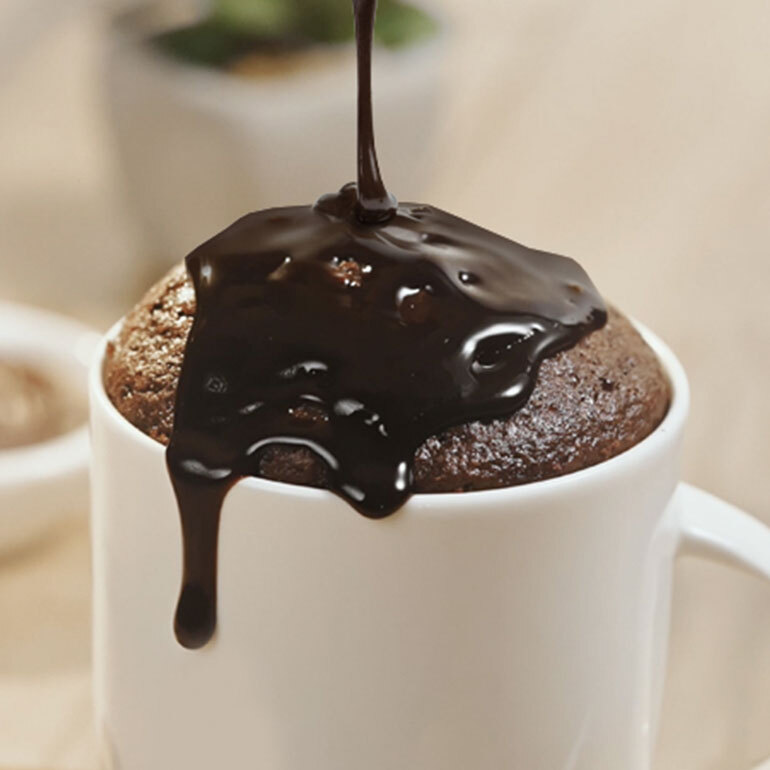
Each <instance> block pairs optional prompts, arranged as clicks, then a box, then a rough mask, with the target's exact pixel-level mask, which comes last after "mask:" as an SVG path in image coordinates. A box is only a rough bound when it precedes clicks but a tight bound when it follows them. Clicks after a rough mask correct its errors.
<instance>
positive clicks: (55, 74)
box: [0, 0, 770, 770]
mask: <svg viewBox="0 0 770 770" xmlns="http://www.w3.org/2000/svg"><path fill="white" fill-rule="evenodd" d="M14 2H15V0H0V26H2V21H3V11H5V12H9V9H11V6H12V3H14ZM57 3H58V0H50V6H51V7H54V6H55V5H56V4H57ZM85 5H88V4H85ZM437 5H439V6H440V7H441V8H442V9H443V11H444V12H445V13H446V14H447V16H448V17H449V18H450V20H453V21H455V24H454V29H455V34H454V39H453V41H452V45H453V53H452V57H451V73H449V74H450V75H451V78H452V85H451V87H450V88H449V89H448V91H447V95H446V101H445V110H446V115H445V119H444V122H443V129H442V135H441V148H442V157H443V158H444V159H445V160H444V162H443V163H442V165H441V168H440V169H439V170H438V173H437V177H436V179H435V180H434V181H433V184H432V188H433V193H432V195H431V196H430V197H431V202H433V203H436V204H439V205H441V206H443V207H445V208H449V209H451V210H453V211H455V212H456V213H458V214H461V215H463V216H465V217H468V218H470V219H475V220H476V221H478V222H480V223H481V224H484V225H487V226H489V227H492V228H495V229H497V230H500V231H501V232H503V233H505V234H508V235H511V236H513V237H515V238H517V239H519V240H522V241H524V242H527V243H531V244H536V245H538V246H541V247H543V248H547V249H552V250H555V251H560V252H563V253H568V254H570V255H573V256H575V257H577V258H578V259H579V260H580V261H581V262H582V263H583V265H584V266H585V267H586V268H587V269H588V270H589V272H590V273H591V274H592V276H593V277H594V279H595V280H596V282H597V283H598V285H599V286H600V288H601V289H602V290H603V292H604V293H605V295H606V296H607V297H609V298H610V299H611V300H612V301H613V302H615V303H616V304H618V305H619V306H620V307H622V308H623V309H624V310H625V311H627V312H628V313H630V314H632V315H634V316H636V317H638V318H640V319H642V320H644V321H645V322H646V323H647V324H648V325H649V326H651V327H652V328H653V329H654V330H655V331H657V332H658V333H659V334H661V335H662V336H663V337H664V338H665V339H666V340H667V341H668V342H669V343H670V344H671V345H672V347H673V348H674V349H675V350H676V351H677V352H678V354H679V355H680V356H681V358H682V360H683V362H684V364H685V366H686V368H687V370H688V372H689V374H690V378H691V381H692V387H693V411H692V419H691V424H690V430H689V437H688V443H687V448H686V458H685V468H684V475H685V477H686V478H687V479H688V480H690V481H693V482H695V483H697V484H700V485H701V486H703V487H705V488H707V489H708V490H710V491H712V492H715V493H717V494H719V495H722V496H724V497H726V498H727V499H729V500H731V501H733V502H735V503H737V504H739V505H741V506H743V507H744V508H746V509H747V510H749V511H751V512H753V513H755V514H756V515H758V516H760V517H762V518H763V519H764V520H765V521H767V522H769V523H770V467H768V466H769V463H768V458H770V446H769V444H770V438H769V436H770V404H769V403H768V399H767V397H766V395H765V394H766V391H767V382H768V377H769V376H770V320H769V319H768V313H767V304H768V302H767V297H768V293H769V292H770V142H769V141H768V138H769V137H770V43H769V42H768V41H770V3H768V2H767V0H739V1H738V2H734V3H727V2H724V0H699V2H697V3H696V2H688V0H627V2H622V3H621V2H618V0H583V2H580V3H576V2H569V1H568V0H520V2H513V1H512V0H474V2H467V0H466V2H462V1H461V0H444V2H440V3H437ZM57 15H59V16H60V17H62V18H60V19H59V20H58V23H57V25H56V26H55V27H53V26H52V28H51V29H49V30H48V31H45V32H44V33H43V36H42V37H38V38H36V39H35V40H36V42H35V44H34V46H33V47H32V48H30V49H28V50H27V51H26V52H25V53H24V55H23V56H17V57H15V58H14V59H13V61H12V63H11V62H10V61H9V63H8V64H6V62H5V61H4V60H3V52H4V51H5V52H6V53H7V52H8V50H10V49H11V48H13V46H10V47H9V46H4V47H0V70H2V72H0V115H2V118H1V119H0V298H23V299H27V300H30V301H37V302H41V303H44V304H49V305H53V306H57V307H60V308H62V309H65V310H69V311H71V312H74V313H76V314H78V315H80V316H83V317H86V318H88V319H90V320H92V321H93V322H95V323H97V324H101V325H104V324H106V323H107V322H108V320H111V319H114V318H116V317H117V316H118V315H119V314H120V313H121V312H122V310H123V309H124V308H125V307H126V306H127V304H128V303H129V302H130V299H131V298H130V297H129V296H127V295H126V293H125V292H122V291H121V286H125V282H124V281H123V280H122V276H123V272H124V271H125V266H126V265H127V264H130V261H129V258H130V255H131V254H132V249H133V246H132V242H133V238H132V223H131V220H130V218H129V216H128V214H127V212H126V210H125V207H124V205H123V204H122V202H121V198H120V191H119V188H118V185H117V183H116V181H115V162H114V160H113V157H112V155H111V151H110V144H109V141H108V134H107V131H106V128H105V125H104V123H103V117H102V114H101V111H100V96H99V90H98V62H99V41H100V33H101V31H102V21H101V19H100V15H99V14H98V13H95V12H93V11H92V10H89V9H88V8H86V9H85V10H81V11H72V12H71V13H69V14H64V13H60V12H59V13H58V14H57ZM6 37H7V35H6ZM380 141H381V143H382V144H385V143H386V142H387V137H381V140H380ZM341 173H342V172H341ZM397 192H399V191H397ZM403 195H404V196H405V197H408V191H403ZM180 257H181V255H180ZM41 277H44V280H42V281H41ZM87 554H88V551H87V542H86V531H85V525H84V524H83V523H82V522H81V523H76V524H73V525H71V526H69V527H67V529H66V531H65V532H62V533H59V534H58V535H57V536H56V537H52V539H51V540H50V541H49V542H47V543H46V544H44V545H43V546H40V547H36V548H34V549H30V550H29V551H27V552H25V553H21V554H18V555H17V556H15V557H14V558H13V559H11V560H6V561H3V562H0V618H2V632H1V633H0V768H4V767H6V766H7V767H9V768H11V767H13V768H37V767H40V768H44V767H56V768H61V770H64V769H65V768H77V770H81V769H82V770H86V768H91V767H93V764H92V763H93V758H92V756H91V752H92V743H91V739H90V735H89V732H88V724H89V722H88V718H89V717H88V686H89V685H88V674H87V671H88V623H87V619H88V555H87ZM671 654H672V667H671V675H670V677H669V681H668V685H667V690H666V703H665V714H664V725H663V732H662V736H661V747H660V752H659V759H658V768H660V770H733V768H734V769H735V770H743V769H744V768H747V767H748V766H749V765H750V764H751V763H752V762H755V761H758V760H759V759H760V758H761V757H762V756H763V755H765V754H770V590H768V589H767V588H766V587H765V586H763V585H760V584H759V583H758V582H756V581H754V580H752V579H750V578H747V577H744V576H741V575H736V574H733V573H731V572H729V571H727V570H725V569H723V568H719V567H716V566H712V565H704V564H698V563H695V562H686V563H682V564H681V565H680V566H679V568H678V571H677V587H676V606H675V614H674V637H673V641H672V653H671Z"/></svg>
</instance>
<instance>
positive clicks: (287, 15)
mask: <svg viewBox="0 0 770 770" xmlns="http://www.w3.org/2000/svg"><path fill="white" fill-rule="evenodd" d="M296 5H297V2H296V0H295V1H294V2H292V0H215V2H214V4H213V7H212V12H211V17H212V18H213V19H214V20H216V21H218V22H219V23H220V24H221V25H222V26H223V27H225V28H229V29H231V30H232V31H234V32H239V33H241V34H249V35H255V36H257V37H261V38H264V37H282V36H283V35H285V34H287V33H289V32H290V30H291V28H292V26H294V24H295V22H296Z"/></svg>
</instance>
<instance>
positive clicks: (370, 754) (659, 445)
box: [91, 332, 770, 770]
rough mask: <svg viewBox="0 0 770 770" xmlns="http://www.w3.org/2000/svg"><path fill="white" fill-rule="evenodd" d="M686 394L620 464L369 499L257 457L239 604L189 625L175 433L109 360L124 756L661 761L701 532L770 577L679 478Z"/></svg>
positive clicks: (102, 555) (399, 767) (106, 639)
mask: <svg viewBox="0 0 770 770" xmlns="http://www.w3.org/2000/svg"><path fill="white" fill-rule="evenodd" d="M644 334H645V337H646V339H647V341H648V342H649V343H650V345H651V346H652V347H653V348H654V350H655V351H656V353H657V355H658V356H659V358H660V360H661V361H662V363H663V366H664V367H665V370H666V372H667V374H668V377H669V380H670V382H671V386H672V392H673V398H672V402H671V407H670V409H669V412H668V414H667V416H666V417H665V419H664V420H663V422H662V423H661V425H660V426H659V427H658V428H657V429H656V430H655V431H654V432H653V433H652V434H651V435H650V436H649V437H647V438H646V439H644V440H643V441H642V442H640V443H639V444H638V445H636V446H635V447H633V448H632V449H630V450H628V451H627V452H625V453H623V454H621V455H619V456H617V457H615V458H613V459H611V460H608V461H606V462H604V463H601V464H600V465H597V466H594V467H592V468H588V469H586V470H582V471H579V472H577V473H572V474H570V475H567V476H562V477H559V478H555V479H550V480H547V481H539V482H535V483H531V484H527V485H524V486H519V487H512V488H508V489H499V490H490V491H484V492H467V493H456V494H429V495H415V496H413V497H412V498H410V500H409V501H408V502H407V504H406V505H405V506H404V507H403V508H402V509H401V510H400V511H398V512H397V513H396V514H395V515H393V516H391V517H390V518H387V519H384V520H381V521H373V520H370V519H367V518H364V517H363V516H361V515H359V514H357V513H356V512H355V511H354V510H353V509H352V508H350V507H349V506H348V505H347V504H346V503H344V502H343V501H342V500H340V499H339V498H337V497H335V496H334V495H332V494H331V493H330V492H327V491H323V490H318V489H310V488H305V487H297V486H291V485H288V484H282V483H278V482H273V481H265V480H261V479H247V480H245V481H242V482H241V483H239V484H238V485H237V486H236V487H235V488H234V489H233V490H232V491H231V492H230V494H229V496H228V497H227V500H226V501H225V504H224V508H223V511H222V525H221V527H222V528H221V537H220V544H219V590H218V596H219V624H218V629H217V633H216V635H215V637H214V639H213V640H212V641H211V642H210V643H209V644H208V645H207V646H206V647H205V648H203V649H201V650H197V651H190V650H186V649H184V648H182V647H181V646H180V645H179V644H178V643H177V641H176V639H175V638H174V634H173V630H172V624H173V617H174V611H175V604H176V601H177V597H178V593H179V589H180V581H181V574H182V564H181V554H182V548H181V533H180V525H179V516H178V512H177V508H176V503H175V500H174V495H173V492H172V488H171V484H170V481H169V478H168V475H167V471H166V465H165V462H164V449H163V447H162V446H161V445H160V444H158V443H156V442H154V441H153V440H152V439H150V438H148V437H147V436H145V435H144V434H143V433H141V432H140V431H139V430H137V429H136V428H134V427H133V426H132V425H130V424H129V423H128V422H127V421H126V420H125V419H124V418H123V417H122V416H121V415H120V414H119V413H118V412H117V411H116V410H115V408H114V407H113V406H112V404H111V403H110V401H109V400H108V398H107V396H106V394H105V391H104V387H103V382H102V360H99V361H97V362H96V363H95V365H94V368H93V371H92V376H91V399H92V432H93V548H94V556H93V558H94V579H95V600H94V601H95V606H94V613H95V624H94V629H95V630H94V633H95V673H96V680H95V681H96V708H97V719H98V727H99V729H100V734H101V736H102V739H103V746H104V760H103V767H104V768H115V769H119V770H177V769H179V770H182V769H183V770H212V768H260V769H263V770H362V769H364V770H469V768H472V769H473V770H503V768H505V769H510V770H620V769H621V768H622V770H648V768H649V767H650V763H651V755H652V751H653V746H654V740H655V734H656V727H657V720H658V715H659V713H660V703H661V691H662V683H663V679H664V670H665V657H666V647H667V638H668V625H669V603H670V597H671V583H672V566H673V562H674V558H675V557H676V556H677V555H678V554H680V553H682V552H683V551H685V550H688V549H689V550H694V551H696V552H699V553H702V554H704V555H707V556H712V557H714V556H716V557H722V558H724V559H726V560H727V561H729V562H730V563H732V564H735V565H737V566H741V567H743V568H746V569H749V570H753V571H755V572H757V573H759V574H761V575H763V576H764V577H766V578H770V530H768V529H767V528H765V527H764V526H763V525H762V524H760V523H759V522H758V521H756V520H754V519H752V518H750V517H749V516H747V515H746V514H744V513H742V512H740V511H738V510H736V509H735V508H733V507H731V506H730V505H728V504H726V503H723V502H721V501H720V500H717V499H715V498H713V497H711V496H709V495H707V494H706V493H704V492H700V491H698V490H696V489H693V488H692V487H688V486H686V485H683V484H680V483H678V473H679V454H680V444H681V440H682V433H683V430H684V426H685V421H686V417H687V411H688V387H687V380H686V378H685V374H684V372H683V370H682V368H681V365H680V364H679V362H678V361H677V360H676V358H675V357H674V355H673V354H672V353H671V351H670V350H669V349H668V348H667V347H666V346H665V345H664V344H663V343H662V342H661V341H660V340H658V339H657V338H656V337H654V336H653V335H652V334H650V333H648V332H644Z"/></svg>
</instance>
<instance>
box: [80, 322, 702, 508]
mask: <svg viewBox="0 0 770 770" xmlns="http://www.w3.org/2000/svg"><path fill="white" fill-rule="evenodd" d="M630 320H631V322H632V323H633V325H634V327H635V328H636V329H637V331H638V332H639V333H640V334H641V335H642V338H643V339H644V341H645V342H646V343H647V344H648V345H649V346H650V348H652V350H653V352H654V353H655V355H656V357H657V358H658V361H659V362H660V364H661V366H662V367H663V371H664V374H665V376H666V379H667V380H668V382H669V386H670V388H671V400H670V402H669V406H668V411H667V412H666V414H665V416H664V417H663V419H662V420H661V422H660V423H659V424H658V425H657V427H656V428H655V429H654V430H653V431H652V432H651V433H649V434H648V435H647V436H645V437H644V438H643V439H642V440H641V441H639V442H638V443H636V444H634V445H633V446H632V447H630V448H628V449H626V450H625V451H624V452H621V453H620V454H617V455H614V456H613V457H610V458H609V459H607V460H604V461H602V462H600V463H597V464H595V465H590V466H588V467H586V468H582V469H580V470H577V471H573V472H571V473H565V474H563V475H561V476H554V477H551V478H547V479H539V480H537V481H530V482H525V483H522V484H517V485H514V486H508V487H497V488H493V489H477V490H471V491H464V492H423V493H415V494H413V495H411V496H410V497H409V498H408V499H407V500H406V502H405V503H404V505H402V506H401V509H400V510H401V511H403V510H406V509H409V510H410V511H413V510H416V509H420V510H422V511H425V512H430V511H434V512H440V513H445V512H448V511H451V510H453V509H458V507H462V508H465V509H466V510H467V506H468V503H469V502H470V503H471V504H478V505H486V504H492V505H497V504H499V502H500V500H501V498H506V499H507V498H510V502H511V503H516V502H517V501H518V502H520V503H524V502H526V501H529V500H532V499H533V498H540V499H543V498H545V497H546V496H553V495H563V494H569V491H570V489H572V488H578V487H581V486H583V485H585V484H586V483H591V484H601V483H602V481H603V480H604V479H607V478H610V477H611V476H612V475H615V474H619V473H620V474H622V472H623V471H624V469H626V468H629V467H631V466H633V465H634V464H635V463H640V462H644V460H645V459H646V458H648V457H650V456H654V455H655V454H656V453H658V452H660V451H662V450H663V449H664V448H665V446H666V445H667V444H668V443H669V442H670V441H671V439H672V438H675V437H677V436H678V435H680V434H681V432H682V431H683V428H684V424H685V422H686V420H687V415H688V412H689V404H690V387H689V383H688V380H687V375H686V373H685V371H684V367H683V366H682V364H681V362H680V361H679V359H678V358H677V357H676V355H675V354H674V352H673V351H672V350H671V348H669V346H668V345H666V343H665V342H663V340H662V339H661V338H660V337H658V336H657V335H656V334H655V333H653V332H652V331H650V329H648V328H647V327H646V326H645V325H644V324H642V323H640V322H638V321H636V320H635V319H630ZM122 323H123V321H122V319H121V320H120V321H118V322H117V323H116V324H115V325H114V326H113V327H112V328H111V329H110V330H109V331H108V332H107V333H106V334H105V335H104V336H103V337H102V340H101V341H100V343H99V345H98V347H97V350H96V352H95V354H94V357H93V359H92V363H91V367H90V372H89V376H88V380H89V397H90V403H91V409H92V411H95V410H99V411H100V412H101V413H102V414H103V415H104V417H105V418H106V419H107V420H108V421H109V422H110V423H111V424H112V425H113V426H114V427H115V428H116V429H117V430H118V431H119V433H121V434H122V435H123V436H124V437H125V439H126V440H128V441H132V442H136V443H138V444H140V445H142V446H143V447H144V448H145V449H146V450H147V451H150V452H153V453H154V454H156V455H157V456H158V459H159V461H161V462H163V463H164V464H165V458H164V457H163V455H164V454H165V449H166V447H165V446H164V445H163V444H161V443H160V442H159V441H156V440H155V439H153V438H151V437H150V436H148V435H147V434H146V433H144V432H143V431H141V430H140V429H139V428H137V427H136V426H135V425H133V424H132V423H131V422H129V420H128V419H126V417H124V416H123V415H122V414H121V413H120V412H119V411H118V409H117V407H116V406H115V405H114V404H113V403H112V401H110V399H109V397H108V396H107V391H106V389H105V386H104V376H103V374H104V362H105V356H106V351H107V345H108V344H109V342H110V341H111V340H112V339H114V338H115V336H116V335H117V333H118V332H119V330H120V326H121V324H122ZM91 420H93V414H92V417H91ZM236 487H238V488H245V489H250V490H254V491H259V492H260V493H262V494H265V493H269V494H278V495H283V496H286V495H288V496H292V497H294V498H296V499H297V500H307V501H313V500H315V501H319V500H322V499H328V496H329V495H334V493H333V492H331V491H330V490H328V489H323V488H319V487H309V486H303V485H300V484H290V483H288V482H283V481H275V480H273V479H263V478H259V477H256V476H248V477H246V478H243V479H240V480H239V481H238V483H237V484H236Z"/></svg>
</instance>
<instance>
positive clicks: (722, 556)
mask: <svg viewBox="0 0 770 770" xmlns="http://www.w3.org/2000/svg"><path fill="white" fill-rule="evenodd" d="M677 496H678V497H679V544H678V553H679V554H680V555H693V556H700V557H704V558H707V559H710V560H712V561H717V562H721V563H722V564H726V565H728V566H731V567H738V568H739V569H741V570H743V571H744V572H749V573H751V574H753V575H757V576H758V577H761V578H764V579H765V580H768V581H770V527H767V526H765V525H764V524H763V523H762V522H761V521H759V520H758V519H755V518H754V517H753V516H749V514H748V513H744V512H743V511H741V510H740V509H738V508H736V507H735V506H734V505H730V503H726V502H725V501H724V500H720V499H719V498H718V497H714V495H710V494H709V493H708V492H704V491H703V490H702V489H697V488H696V487H693V486H690V485H689V484H684V483H681V484H680V485H679V487H678V489H677ZM754 770H770V759H767V760H765V762H761V763H760V764H759V765H757V766H756V767H755V768H754Z"/></svg>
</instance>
